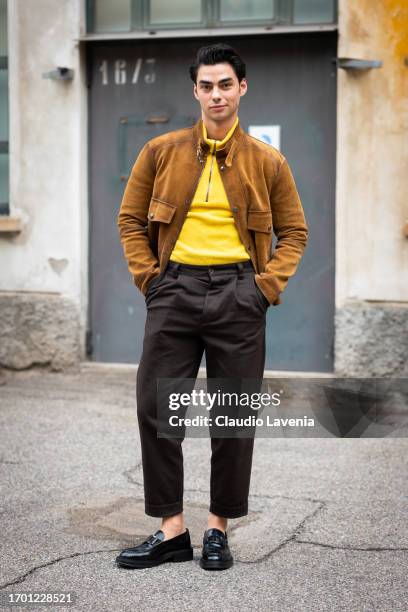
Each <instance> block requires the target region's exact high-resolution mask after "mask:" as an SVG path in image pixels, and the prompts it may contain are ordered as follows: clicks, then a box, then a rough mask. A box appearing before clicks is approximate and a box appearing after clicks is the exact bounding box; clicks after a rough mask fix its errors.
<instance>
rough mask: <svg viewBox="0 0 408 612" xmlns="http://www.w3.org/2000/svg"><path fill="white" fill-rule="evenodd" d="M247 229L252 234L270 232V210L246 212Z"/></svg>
mask: <svg viewBox="0 0 408 612" xmlns="http://www.w3.org/2000/svg"><path fill="white" fill-rule="evenodd" d="M247 227H248V229H249V230H252V231H253V232H264V233H266V234H270V233H271V232H272V213H271V211H270V210H248V218H247Z"/></svg>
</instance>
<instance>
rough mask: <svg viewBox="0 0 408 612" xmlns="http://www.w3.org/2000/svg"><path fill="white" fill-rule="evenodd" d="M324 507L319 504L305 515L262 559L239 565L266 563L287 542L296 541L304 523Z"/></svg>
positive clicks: (322, 504)
mask: <svg viewBox="0 0 408 612" xmlns="http://www.w3.org/2000/svg"><path fill="white" fill-rule="evenodd" d="M325 506H326V504H325V502H321V503H320V504H319V506H318V507H317V508H315V509H314V510H313V512H311V513H310V514H307V515H306V516H305V517H304V518H303V519H302V520H301V521H300V523H299V525H298V526H297V527H296V528H295V529H294V530H293V532H292V534H291V535H290V536H289V537H287V538H286V539H285V540H283V541H282V542H281V543H280V544H278V546H276V547H275V548H273V549H272V550H270V551H269V552H268V553H266V555H264V556H263V557H259V559H256V560H255V561H239V563H243V564H245V565H256V564H258V563H262V562H263V561H267V560H268V559H270V558H271V557H272V555H274V554H275V553H277V552H278V551H279V550H281V549H282V548H283V547H284V546H287V544H289V542H294V541H296V540H295V538H296V536H297V535H298V534H299V532H300V531H302V529H303V528H304V526H305V524H306V522H307V521H308V520H309V519H311V518H314V517H315V516H316V514H318V513H319V512H320V511H321V510H322V509H323V508H324V507H325Z"/></svg>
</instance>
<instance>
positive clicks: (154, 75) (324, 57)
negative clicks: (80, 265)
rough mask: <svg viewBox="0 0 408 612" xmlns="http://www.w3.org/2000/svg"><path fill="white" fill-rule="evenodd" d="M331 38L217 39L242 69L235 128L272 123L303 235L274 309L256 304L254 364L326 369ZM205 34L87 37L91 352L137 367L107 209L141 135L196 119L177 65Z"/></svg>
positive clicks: (134, 323)
mask: <svg viewBox="0 0 408 612" xmlns="http://www.w3.org/2000/svg"><path fill="white" fill-rule="evenodd" d="M336 36H337V35H336V34H334V33H319V34H316V33H308V34H291V35H279V36H278V35H276V36H267V37H254V38H237V39H233V38H229V39H228V40H226V42H228V43H229V44H232V45H234V46H236V48H237V49H238V50H239V51H240V53H241V54H242V56H243V58H244V59H245V61H246V64H247V76H248V83H249V90H248V93H247V95H246V96H245V98H243V99H242V101H241V106H240V112H239V118H240V122H241V125H242V127H243V128H244V129H245V130H248V129H249V127H250V126H280V149H281V151H282V153H283V154H284V155H285V156H286V157H287V159H288V161H289V164H290V166H291V168H292V171H293V173H294V176H295V180H296V183H297V186H298V190H299V193H300V197H301V200H302V203H303V206H304V209H305V214H306V218H307V221H308V225H309V228H310V239H309V244H308V247H307V249H306V252H305V255H304V257H303V259H302V261H301V263H300V266H299V269H298V272H297V274H296V276H294V277H293V278H292V279H290V281H289V284H288V286H287V288H286V290H285V292H284V294H283V296H282V304H281V305H280V306H278V307H271V308H269V310H268V329H267V358H266V368H268V369H282V370H305V371H321V372H330V371H332V370H333V338H334V261H335V218H334V211H335V151H336V143H335V125H336V71H335V67H334V65H333V63H332V59H333V57H335V56H336V47H337V37H336ZM202 44H208V39H206V40H197V39H195V40H182V41H179V40H156V41H154V42H151V41H132V42H131V43H123V42H122V43H120V44H118V43H111V44H108V43H103V44H102V43H94V44H93V46H92V47H90V48H89V49H88V53H89V70H90V73H89V74H90V104H89V117H90V212H91V214H90V220H91V225H90V310H89V326H90V331H91V336H90V337H91V343H90V344H91V357H92V359H94V360H96V361H109V362H129V363H137V362H138V361H139V358H140V355H141V350H142V339H143V332H144V324H145V305H144V297H143V296H142V294H140V293H139V291H138V290H137V289H136V287H134V286H133V285H132V280H131V277H130V275H129V273H128V271H127V266H126V263H125V261H124V258H123V254H122V247H121V245H120V242H119V237H118V231H117V227H116V216H117V213H118V208H119V205H120V201H121V198H122V195H123V191H124V188H125V185H126V180H127V177H128V175H129V172H130V169H131V167H132V164H133V163H134V160H135V157H136V155H137V154H138V151H139V150H140V149H141V147H142V146H143V144H144V143H145V142H146V140H148V139H149V138H152V137H154V136H155V135H157V134H161V133H163V132H167V131H170V130H173V129H177V128H179V127H183V126H186V125H191V124H192V123H194V122H195V121H196V120H197V118H198V117H199V115H200V112H199V107H198V103H197V101H196V100H195V99H194V98H193V95H192V83H191V81H190V80H189V76H188V66H189V63H190V60H191V59H192V58H193V57H194V54H195V50H196V49H197V48H198V47H199V46H200V45H202ZM203 363H204V361H203Z"/></svg>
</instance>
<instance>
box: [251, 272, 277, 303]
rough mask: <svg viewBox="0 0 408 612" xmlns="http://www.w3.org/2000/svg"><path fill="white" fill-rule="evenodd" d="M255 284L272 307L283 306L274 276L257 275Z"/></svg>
mask: <svg viewBox="0 0 408 612" xmlns="http://www.w3.org/2000/svg"><path fill="white" fill-rule="evenodd" d="M255 282H256V284H257V285H258V287H259V289H260V290H261V291H262V293H263V294H264V296H265V297H266V299H267V300H268V302H269V303H270V304H272V306H279V304H281V299H280V291H279V286H278V282H277V280H276V279H275V277H274V276H273V275H272V274H264V275H263V276H261V275H260V274H255Z"/></svg>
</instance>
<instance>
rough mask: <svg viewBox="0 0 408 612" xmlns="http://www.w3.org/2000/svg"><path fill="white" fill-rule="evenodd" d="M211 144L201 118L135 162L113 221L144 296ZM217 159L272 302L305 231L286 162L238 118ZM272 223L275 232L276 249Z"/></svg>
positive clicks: (148, 147) (150, 146)
mask: <svg viewBox="0 0 408 612" xmlns="http://www.w3.org/2000/svg"><path fill="white" fill-rule="evenodd" d="M208 150H209V147H208V145H207V144H206V143H205V141H204V140H203V137H202V120H201V119H200V120H199V121H198V122H197V123H196V124H195V125H194V126H193V127H191V128H185V129H181V130H176V131H173V132H169V133H167V134H163V135H162V136H158V137H156V138H153V139H152V140H150V141H149V142H147V143H146V144H145V146H144V147H143V149H142V150H141V152H140V154H139V156H138V158H137V159H136V162H135V164H134V166H133V168H132V172H131V175H130V177H129V180H128V183H127V185H126V189H125V191H124V194H123V199H122V202H121V206H120V211H119V214H118V218H117V224H118V227H119V232H120V239H121V243H122V246H123V251H124V255H125V258H126V260H127V263H128V268H129V271H130V273H131V274H132V276H133V280H134V283H135V285H136V286H137V287H138V288H139V289H140V291H141V292H142V293H143V294H144V295H146V293H147V289H148V286H149V284H150V282H151V281H152V280H153V279H154V278H156V277H157V276H159V274H160V273H161V272H162V271H163V270H164V269H165V267H166V265H167V263H168V261H169V259H170V255H171V252H172V250H173V247H174V245H175V243H176V241H177V238H178V236H179V233H180V231H181V228H182V225H183V223H184V219H185V217H186V215H187V212H188V210H189V207H190V204H191V202H192V199H193V196H194V194H195V190H196V187H197V185H198V181H199V178H200V175H201V172H202V170H203V168H204V165H205V159H206V154H207V152H208ZM216 160H217V163H218V166H219V169H220V175H221V177H222V180H223V183H224V187H225V191H226V194H227V196H228V201H229V203H230V206H231V211H232V214H233V216H234V219H235V225H236V227H237V231H238V234H239V236H240V238H241V240H242V242H243V244H244V245H245V248H246V250H247V252H248V254H249V255H250V257H251V260H252V263H253V265H254V268H255V271H256V274H255V281H256V283H257V285H258V287H259V288H260V289H261V291H262V292H263V293H264V295H265V296H266V298H267V299H268V301H269V303H270V304H273V305H274V306H277V305H278V304H280V303H281V300H280V297H279V295H280V294H281V293H282V291H283V290H284V288H285V287H286V284H287V282H288V279H289V278H290V277H291V276H292V275H293V274H294V273H295V272H296V269H297V266H298V264H299V261H300V259H301V257H302V255H303V251H304V249H305V246H306V243H307V238H308V227H307V225H306V220H305V216H304V212H303V208H302V204H301V202H300V198H299V194H298V192H297V189H296V185H295V181H294V179H293V175H292V172H291V170H290V168H289V165H288V162H287V161H286V159H285V157H284V156H283V155H282V154H281V153H280V152H279V151H278V150H277V149H275V148H274V147H271V146H269V145H267V144H264V143H263V142H261V141H259V140H257V139H255V138H253V137H252V136H249V135H248V134H247V133H246V132H244V130H243V129H242V128H241V126H240V125H239V124H238V125H237V127H236V129H235V130H234V132H233V134H232V137H231V138H230V139H229V140H228V142H227V144H226V146H225V147H224V148H223V149H221V150H219V151H217V153H216ZM272 230H273V232H274V233H275V235H276V237H277V243H276V246H275V248H274V249H273V250H272Z"/></svg>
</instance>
